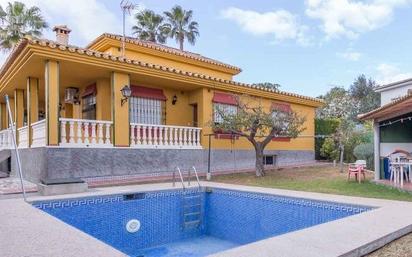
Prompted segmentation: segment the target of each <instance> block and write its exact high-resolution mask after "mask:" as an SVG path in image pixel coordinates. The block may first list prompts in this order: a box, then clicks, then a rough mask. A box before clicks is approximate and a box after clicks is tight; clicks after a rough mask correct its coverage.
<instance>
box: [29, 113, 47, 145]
mask: <svg viewBox="0 0 412 257" xmlns="http://www.w3.org/2000/svg"><path fill="white" fill-rule="evenodd" d="M31 130H32V137H33V139H32V143H31V147H42V146H46V120H40V121H37V122H34V123H32V124H31Z"/></svg>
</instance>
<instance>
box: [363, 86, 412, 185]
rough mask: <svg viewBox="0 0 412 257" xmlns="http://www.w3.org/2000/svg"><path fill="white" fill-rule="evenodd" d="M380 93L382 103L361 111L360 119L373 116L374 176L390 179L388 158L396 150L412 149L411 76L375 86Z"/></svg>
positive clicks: (368, 118) (369, 118)
mask: <svg viewBox="0 0 412 257" xmlns="http://www.w3.org/2000/svg"><path fill="white" fill-rule="evenodd" d="M375 91H376V92H379V93H380V94H381V106H380V107H379V108H377V109H375V110H372V111H370V112H368V113H365V114H361V115H359V119H360V120H373V123H374V154H375V156H374V159H375V165H374V166H375V179H377V180H379V179H388V178H389V170H388V166H387V162H386V161H385V158H386V157H388V156H389V155H390V154H391V153H393V152H395V151H396V150H402V151H405V152H409V153H412V134H411V133H410V132H411V130H412V79H407V80H402V81H398V82H394V83H390V84H387V85H382V86H379V87H377V88H376V89H375Z"/></svg>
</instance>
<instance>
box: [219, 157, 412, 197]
mask: <svg viewBox="0 0 412 257" xmlns="http://www.w3.org/2000/svg"><path fill="white" fill-rule="evenodd" d="M372 178H373V174H368V175H367V181H366V182H363V183H361V184H359V183H358V182H356V181H354V179H351V181H349V182H348V181H347V173H346V169H345V172H344V173H340V172H339V168H338V167H333V166H332V165H328V166H319V167H315V166H313V167H305V168H293V169H279V170H270V171H266V176H265V177H261V178H257V177H256V176H255V175H254V173H243V174H231V175H220V176H215V177H213V181H216V182H223V183H232V184H241V185H249V186H260V187H271V188H282V189H291V190H299V191H311V192H319V193H327V194H338V195H349V196H361V197H370V198H381V199H391V200H400V201H412V194H411V193H406V192H401V191H399V190H397V189H392V188H389V187H386V186H382V185H376V184H374V183H372V182H370V180H371V179H372Z"/></svg>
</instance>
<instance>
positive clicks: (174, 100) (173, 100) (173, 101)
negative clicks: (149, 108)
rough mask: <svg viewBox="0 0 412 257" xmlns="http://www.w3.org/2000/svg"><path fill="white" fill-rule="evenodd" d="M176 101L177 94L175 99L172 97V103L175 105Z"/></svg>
mask: <svg viewBox="0 0 412 257" xmlns="http://www.w3.org/2000/svg"><path fill="white" fill-rule="evenodd" d="M176 102H177V96H176V95H174V96H173V99H172V104H173V105H175V104H176Z"/></svg>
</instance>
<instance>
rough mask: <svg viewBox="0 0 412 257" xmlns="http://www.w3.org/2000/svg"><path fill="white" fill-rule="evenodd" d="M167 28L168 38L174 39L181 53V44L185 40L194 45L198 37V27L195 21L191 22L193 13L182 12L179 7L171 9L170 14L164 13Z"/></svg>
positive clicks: (190, 11)
mask: <svg viewBox="0 0 412 257" xmlns="http://www.w3.org/2000/svg"><path fill="white" fill-rule="evenodd" d="M164 14H165V16H166V18H167V21H168V24H167V26H168V27H169V30H170V32H169V37H171V38H174V39H176V42H178V43H179V46H180V50H182V51H183V43H184V41H185V39H187V41H188V42H189V43H190V44H192V45H194V44H195V42H196V37H197V36H199V30H198V26H199V24H198V23H197V22H196V21H192V18H193V17H192V16H193V11H192V10H189V11H186V10H183V8H182V7H181V6H179V5H176V6H175V7H173V8H172V10H171V11H170V12H164Z"/></svg>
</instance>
